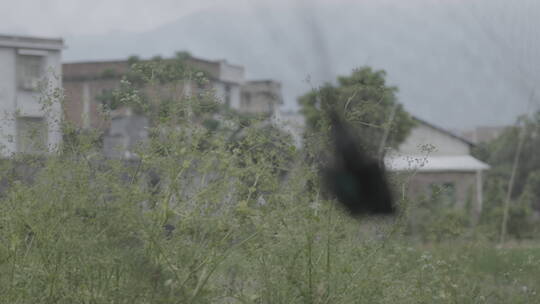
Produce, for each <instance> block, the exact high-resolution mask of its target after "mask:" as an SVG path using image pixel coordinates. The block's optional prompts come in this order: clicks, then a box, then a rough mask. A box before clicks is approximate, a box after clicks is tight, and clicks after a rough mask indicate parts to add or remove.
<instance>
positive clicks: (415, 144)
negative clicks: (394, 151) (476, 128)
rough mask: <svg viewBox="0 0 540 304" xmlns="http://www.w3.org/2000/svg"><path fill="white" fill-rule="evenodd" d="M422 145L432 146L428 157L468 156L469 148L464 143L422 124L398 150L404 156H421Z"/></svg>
mask: <svg viewBox="0 0 540 304" xmlns="http://www.w3.org/2000/svg"><path fill="white" fill-rule="evenodd" d="M423 145H426V146H430V145H433V147H434V148H435V150H434V151H432V152H430V153H429V154H430V155H468V154H470V147H469V145H468V144H467V143H465V142H464V141H462V140H459V139H458V138H455V137H452V136H450V135H448V134H445V133H444V132H441V131H439V130H436V129H434V128H431V127H430V126H427V125H424V124H422V123H418V125H417V126H416V127H415V128H414V129H413V130H412V131H411V134H410V135H409V136H408V137H407V139H406V140H405V141H404V142H403V143H402V144H401V145H400V146H399V148H398V150H399V152H400V153H402V154H405V155H423V154H425V152H424V151H423V150H422V146H423Z"/></svg>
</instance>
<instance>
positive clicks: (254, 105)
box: [238, 80, 283, 115]
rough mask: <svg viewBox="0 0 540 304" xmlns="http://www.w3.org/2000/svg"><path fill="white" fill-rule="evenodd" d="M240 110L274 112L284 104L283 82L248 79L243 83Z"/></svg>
mask: <svg viewBox="0 0 540 304" xmlns="http://www.w3.org/2000/svg"><path fill="white" fill-rule="evenodd" d="M241 88H242V98H241V99H240V107H238V110H239V111H240V112H242V113H252V114H259V113H266V114H270V115H271V114H273V113H275V112H276V110H277V109H278V108H279V106H281V105H282V104H283V96H282V94H281V84H280V83H279V82H276V81H273V80H258V81H247V82H245V83H244V84H243V85H242V87H241Z"/></svg>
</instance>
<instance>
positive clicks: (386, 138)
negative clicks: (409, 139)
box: [299, 67, 414, 155]
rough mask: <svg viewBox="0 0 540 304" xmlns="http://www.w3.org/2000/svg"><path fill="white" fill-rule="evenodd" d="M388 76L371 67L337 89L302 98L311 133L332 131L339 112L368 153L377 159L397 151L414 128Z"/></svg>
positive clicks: (342, 79) (328, 88)
mask: <svg viewBox="0 0 540 304" xmlns="http://www.w3.org/2000/svg"><path fill="white" fill-rule="evenodd" d="M385 76H386V73H385V72H384V71H382V70H378V71H374V70H372V69H371V68H370V67H363V68H360V69H355V70H353V72H352V74H351V75H350V76H345V77H338V84H337V86H335V85H332V84H325V85H324V86H322V87H321V88H320V89H318V90H314V91H312V92H309V93H307V94H306V95H304V96H302V97H300V98H299V104H300V106H301V113H302V114H303V115H304V116H305V118H306V125H307V131H308V132H314V133H320V132H323V133H324V132H326V131H327V129H328V121H329V120H328V114H329V112H330V110H335V111H336V112H337V113H338V114H340V115H341V116H343V117H344V118H345V119H346V120H347V121H348V123H349V124H350V125H351V126H353V127H354V128H355V133H356V134H357V135H358V137H359V138H361V139H362V143H363V145H364V146H365V147H364V148H365V149H366V151H367V152H368V153H370V154H372V155H375V154H376V153H377V152H378V151H379V150H380V148H381V144H382V145H384V146H390V147H397V145H398V144H399V143H401V142H402V141H403V140H404V139H405V138H406V136H407V135H408V134H409V132H410V130H411V128H412V127H413V125H414V121H413V119H412V118H411V116H410V115H409V114H408V113H407V112H405V110H404V109H403V106H402V105H401V104H400V103H398V102H397V97H396V92H397V88H396V87H393V86H388V85H387V84H386V81H385Z"/></svg>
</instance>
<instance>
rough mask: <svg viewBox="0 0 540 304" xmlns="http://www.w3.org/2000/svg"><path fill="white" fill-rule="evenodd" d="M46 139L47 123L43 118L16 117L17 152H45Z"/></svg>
mask: <svg viewBox="0 0 540 304" xmlns="http://www.w3.org/2000/svg"><path fill="white" fill-rule="evenodd" d="M47 139H48V131H47V123H46V121H45V119H44V118H42V117H18V118H17V152H21V153H30V154H35V153H43V152H46V151H47V150H48V149H47V141H48V140H47Z"/></svg>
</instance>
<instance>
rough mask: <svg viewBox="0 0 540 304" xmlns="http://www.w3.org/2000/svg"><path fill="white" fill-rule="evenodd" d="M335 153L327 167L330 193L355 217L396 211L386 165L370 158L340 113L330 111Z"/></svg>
mask: <svg viewBox="0 0 540 304" xmlns="http://www.w3.org/2000/svg"><path fill="white" fill-rule="evenodd" d="M329 114H330V123H331V127H332V144H333V150H334V151H333V152H334V153H333V154H332V157H331V159H330V163H329V165H327V167H325V168H323V176H324V180H325V183H326V186H327V188H328V190H330V191H331V192H332V193H333V194H334V195H335V196H336V198H337V200H338V201H339V202H340V203H341V204H342V205H343V206H344V207H345V209H346V210H347V211H348V212H349V213H350V214H351V215H353V216H358V215H391V214H394V213H395V212H396V207H395V206H394V201H393V199H392V193H391V191H390V186H389V184H388V181H387V178H386V174H385V171H384V167H383V165H382V164H381V163H380V162H379V161H378V160H376V159H374V158H371V157H369V156H368V155H367V154H366V152H365V151H364V150H363V149H362V146H361V144H360V142H359V141H358V139H357V138H355V137H354V136H353V134H352V133H351V128H349V127H348V126H347V125H346V123H345V122H344V121H343V120H342V119H341V118H340V116H339V115H338V114H337V113H336V112H333V111H332V112H330V113H329Z"/></svg>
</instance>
